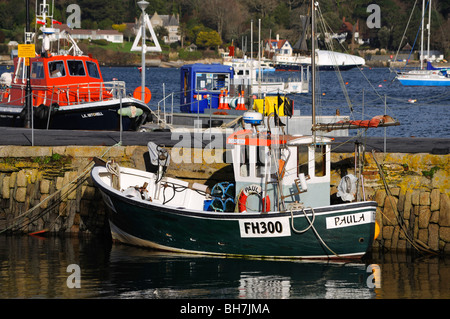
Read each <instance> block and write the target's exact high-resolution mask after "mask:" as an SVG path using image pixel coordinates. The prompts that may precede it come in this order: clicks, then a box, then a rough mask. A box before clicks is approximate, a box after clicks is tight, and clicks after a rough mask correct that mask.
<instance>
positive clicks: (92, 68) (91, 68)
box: [86, 61, 100, 79]
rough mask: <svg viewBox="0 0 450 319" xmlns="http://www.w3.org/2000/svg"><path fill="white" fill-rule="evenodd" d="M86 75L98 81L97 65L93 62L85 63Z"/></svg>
mask: <svg viewBox="0 0 450 319" xmlns="http://www.w3.org/2000/svg"><path fill="white" fill-rule="evenodd" d="M86 66H87V70H88V74H89V76H90V77H91V78H96V79H100V72H98V68H97V64H95V63H94V62H90V61H87V62H86Z"/></svg>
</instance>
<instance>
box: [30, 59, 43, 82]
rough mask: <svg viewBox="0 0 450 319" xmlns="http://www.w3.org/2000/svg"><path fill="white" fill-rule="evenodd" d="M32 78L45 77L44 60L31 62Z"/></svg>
mask: <svg viewBox="0 0 450 319" xmlns="http://www.w3.org/2000/svg"><path fill="white" fill-rule="evenodd" d="M31 78H32V79H43V78H44V62H42V61H39V62H33V63H32V64H31Z"/></svg>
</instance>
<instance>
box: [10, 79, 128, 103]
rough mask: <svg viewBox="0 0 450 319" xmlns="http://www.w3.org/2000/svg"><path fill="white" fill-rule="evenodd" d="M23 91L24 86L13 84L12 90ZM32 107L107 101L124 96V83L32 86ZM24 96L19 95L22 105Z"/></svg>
mask: <svg viewBox="0 0 450 319" xmlns="http://www.w3.org/2000/svg"><path fill="white" fill-rule="evenodd" d="M14 87H16V88H18V89H19V90H22V91H25V85H22V84H13V86H12V88H14ZM32 92H33V105H34V106H39V105H41V104H44V105H47V106H50V105H52V104H54V103H56V104H58V105H59V106H67V105H78V104H82V103H89V102H98V101H107V100H112V99H118V98H119V97H120V96H122V97H125V96H126V86H125V82H124V81H109V82H89V83H74V84H65V85H52V86H49V85H46V86H42V85H32ZM24 100H25V94H21V103H24Z"/></svg>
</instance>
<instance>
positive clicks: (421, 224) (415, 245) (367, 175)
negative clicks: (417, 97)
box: [332, 153, 450, 253]
mask: <svg viewBox="0 0 450 319" xmlns="http://www.w3.org/2000/svg"><path fill="white" fill-rule="evenodd" d="M364 160H365V166H364V170H363V173H362V176H363V179H364V191H365V192H364V193H365V196H366V199H367V200H374V201H376V202H377V203H378V208H377V214H376V220H377V222H378V224H379V225H380V234H379V236H378V238H377V240H376V241H375V243H374V248H377V249H382V250H393V251H404V250H409V249H418V250H425V251H440V252H445V253H450V198H449V195H450V155H433V154H423V153H417V154H404V153H388V154H384V153H375V154H372V153H366V154H365V155H364ZM332 168H334V169H332V185H333V186H332V193H335V192H337V188H336V187H337V185H338V183H339V181H340V178H341V176H343V175H345V174H346V173H351V174H354V154H332Z"/></svg>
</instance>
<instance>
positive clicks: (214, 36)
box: [195, 31, 222, 49]
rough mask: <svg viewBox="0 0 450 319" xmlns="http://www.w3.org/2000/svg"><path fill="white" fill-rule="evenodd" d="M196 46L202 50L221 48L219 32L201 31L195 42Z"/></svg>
mask: <svg viewBox="0 0 450 319" xmlns="http://www.w3.org/2000/svg"><path fill="white" fill-rule="evenodd" d="M195 44H196V45H197V46H199V47H201V48H207V49H209V48H210V47H215V46H219V45H221V44H222V40H221V39H220V35H219V33H217V31H200V32H199V34H198V35H197V39H196V40H195Z"/></svg>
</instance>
